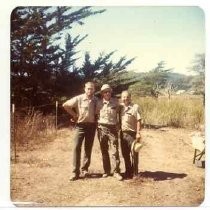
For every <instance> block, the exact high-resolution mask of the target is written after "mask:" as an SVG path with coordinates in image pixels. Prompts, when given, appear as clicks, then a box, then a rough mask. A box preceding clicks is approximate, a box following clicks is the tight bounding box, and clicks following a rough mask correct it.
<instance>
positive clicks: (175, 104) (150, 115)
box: [133, 96, 205, 129]
mask: <svg viewBox="0 0 210 210" xmlns="http://www.w3.org/2000/svg"><path fill="white" fill-rule="evenodd" d="M133 100H134V101H135V102H136V103H138V104H139V105H140V107H141V113H142V117H143V121H144V123H145V124H150V125H164V126H171V127H179V128H192V129H193V128H197V127H199V125H200V124H204V111H205V110H204V107H203V104H202V98H200V97H193V96H191V97H190V96H176V97H175V96H173V97H172V98H171V100H168V98H167V97H160V98H159V99H154V98H151V97H144V98H143V97H142V98H138V97H135V98H134V99H133Z"/></svg>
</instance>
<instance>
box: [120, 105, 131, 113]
mask: <svg viewBox="0 0 210 210" xmlns="http://www.w3.org/2000/svg"><path fill="white" fill-rule="evenodd" d="M122 105H123V108H124V111H125V112H127V111H128V110H130V109H131V108H132V106H133V104H132V103H130V104H129V105H128V106H125V104H124V103H122Z"/></svg>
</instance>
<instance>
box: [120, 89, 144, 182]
mask: <svg viewBox="0 0 210 210" xmlns="http://www.w3.org/2000/svg"><path fill="white" fill-rule="evenodd" d="M121 100H122V103H121V106H120V107H121V108H120V118H121V134H120V138H121V150H122V155H123V158H124V162H125V174H124V176H125V178H132V177H133V176H136V175H137V174H138V162H139V160H138V155H139V154H138V153H137V152H133V154H131V145H132V143H133V142H134V141H135V140H136V141H140V138H141V135H140V130H141V115H140V111H139V106H138V105H137V104H133V103H132V102H131V94H130V93H129V92H128V91H123V92H122V93H121ZM131 157H133V158H132V159H131Z"/></svg>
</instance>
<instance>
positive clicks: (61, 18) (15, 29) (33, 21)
mask: <svg viewBox="0 0 210 210" xmlns="http://www.w3.org/2000/svg"><path fill="white" fill-rule="evenodd" d="M102 12H104V10H99V11H93V9H92V8H91V7H82V8H79V9H75V8H71V7H17V8H15V9H14V10H13V12H12V14H11V91H12V95H13V96H15V102H16V104H20V105H24V101H26V102H27V104H28V105H37V104H41V103H43V102H44V103H47V102H48V101H49V102H50V101H51V100H52V98H53V96H54V95H58V94H59V93H60V92H61V91H62V90H63V87H60V84H62V82H60V81H59V80H58V78H60V79H61V78H64V76H66V75H70V76H72V74H74V71H75V67H74V65H73V64H74V62H75V59H74V55H75V51H74V48H75V47H76V46H77V45H78V44H79V43H80V41H82V40H83V39H84V38H85V36H84V37H82V38H80V37H79V36H77V37H76V38H71V36H70V35H69V36H68V37H67V38H66V48H65V49H63V48H61V46H60V45H59V40H61V39H62V38H63V36H64V35H65V31H66V30H69V29H71V28H72V27H73V25H74V24H80V25H82V24H84V19H85V18H87V17H89V16H91V15H95V14H98V13H102ZM56 41H58V44H57V45H56V44H55V43H56ZM62 71H63V72H62ZM68 71H69V72H70V73H68ZM70 76H67V78H68V79H70V78H71V77H70ZM72 81H74V77H72ZM55 84H57V86H56V85H55ZM57 91H58V92H57ZM42 99H43V100H44V101H42Z"/></svg>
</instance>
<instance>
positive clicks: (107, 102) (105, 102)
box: [103, 99, 111, 105]
mask: <svg viewBox="0 0 210 210" xmlns="http://www.w3.org/2000/svg"><path fill="white" fill-rule="evenodd" d="M110 100H111V99H110ZM110 100H109V101H107V100H105V99H103V104H107V105H108V104H109V103H110Z"/></svg>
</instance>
